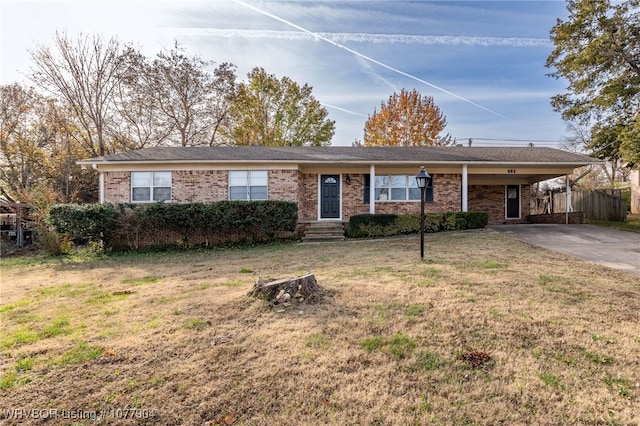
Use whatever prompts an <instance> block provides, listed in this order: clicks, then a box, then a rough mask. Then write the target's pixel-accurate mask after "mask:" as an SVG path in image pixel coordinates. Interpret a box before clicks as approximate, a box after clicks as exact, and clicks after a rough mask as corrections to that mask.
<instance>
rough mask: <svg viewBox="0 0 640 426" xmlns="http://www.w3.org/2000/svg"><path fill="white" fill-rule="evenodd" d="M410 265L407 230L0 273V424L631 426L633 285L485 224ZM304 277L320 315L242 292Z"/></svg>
mask: <svg viewBox="0 0 640 426" xmlns="http://www.w3.org/2000/svg"><path fill="white" fill-rule="evenodd" d="M419 254H420V248H419V238H418V237H416V236H411V237H406V238H394V239H388V240H368V241H348V242H342V243H335V244H315V245H311V244H310V245H299V244H283V245H270V246H260V247H255V248H243V249H229V250H211V251H191V252H189V251H186V252H169V253H156V254H130V255H118V256H105V257H102V258H99V259H92V258H75V259H67V260H64V261H63V260H60V259H58V260H52V261H50V260H45V261H43V260H42V259H39V260H38V261H31V262H21V261H18V260H15V259H14V260H11V261H9V260H6V261H5V260H3V261H0V268H1V270H0V273H1V274H2V277H1V283H2V292H1V297H2V299H1V301H0V321H1V323H2V331H1V332H0V333H1V334H0V399H1V400H2V401H3V404H2V405H3V406H2V408H3V410H4V411H3V412H2V413H0V416H1V417H0V419H3V418H4V419H6V420H3V421H2V422H3V424H7V425H9V424H40V422H41V420H37V419H35V420H34V419H33V416H32V415H27V414H25V413H24V412H20V413H21V414H20V415H21V418H18V416H17V414H16V413H17V412H16V411H11V410H17V409H24V410H28V409H34V410H49V411H46V412H45V413H46V414H48V415H49V416H50V417H54V416H58V420H56V421H54V422H50V423H49V424H70V423H72V422H77V423H75V424H87V425H89V424H94V421H93V420H92V419H91V418H88V417H90V416H89V415H90V414H92V413H93V414H95V416H94V417H96V418H102V420H107V421H108V422H107V423H111V424H113V423H116V424H149V425H151V424H153V425H156V424H162V425H181V424H185V425H204V424H210V425H212V424H238V425H240V424H244V425H253V424H256V425H262V424H265V425H266V424H270V425H275V424H277V425H301V424H305V425H321V424H340V425H344V424H367V425H370V424H377V425H397V424H435V425H452V424H476V425H479V424H538V425H558V424H574V425H584V424H619V425H628V424H636V423H637V419H638V406H639V405H640V401H639V399H640V364H639V363H638V359H639V357H640V328H639V326H638V324H639V323H640V318H639V313H640V282H639V280H638V277H637V276H633V275H629V274H626V273H624V272H621V271H616V270H610V269H607V268H605V267H602V266H599V265H595V264H591V263H587V262H583V261H580V260H575V259H573V258H570V257H567V256H564V255H561V254H557V253H552V252H549V251H546V250H543V249H539V248H535V247H532V246H530V245H528V244H525V243H523V242H519V241H517V240H515V239H512V238H510V237H509V236H507V235H502V234H498V233H495V232H493V231H491V230H479V231H465V232H452V233H442V234H429V235H427V238H426V261H425V262H424V263H421V262H420V261H419ZM308 272H313V273H315V276H316V278H317V281H318V284H319V285H320V286H322V287H323V288H324V289H325V290H326V291H327V292H328V293H329V295H328V296H326V297H325V299H324V300H323V301H322V302H321V303H317V304H310V305H308V304H304V303H302V304H300V305H295V306H290V307H281V306H277V307H275V308H271V307H269V306H268V305H267V304H266V302H264V301H262V300H258V299H254V298H251V297H249V296H248V295H247V293H248V292H249V291H250V290H251V288H252V286H253V283H254V282H255V280H256V278H257V277H258V276H260V277H263V278H285V277H293V276H297V275H302V274H304V273H308ZM51 410H57V411H56V413H57V414H55V415H54V414H53V412H52V411H51ZM63 410H67V411H66V413H75V414H76V415H77V414H78V413H87V416H85V417H87V418H76V419H74V420H73V421H70V420H69V419H63V418H60V416H61V415H62V413H63V412H64V411H63ZM41 414H42V413H40V415H41ZM125 415H127V416H129V417H134V418H133V419H130V420H122V417H124V416H125ZM29 416H31V417H29ZM634 422H635V423H634Z"/></svg>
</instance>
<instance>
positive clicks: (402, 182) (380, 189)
mask: <svg viewBox="0 0 640 426" xmlns="http://www.w3.org/2000/svg"><path fill="white" fill-rule="evenodd" d="M375 185H376V190H375V194H376V195H375V196H376V201H420V188H418V184H417V182H416V177H415V176H413V175H380V176H376V182H375ZM429 192H430V194H429ZM426 198H427V202H432V201H433V179H431V180H430V182H429V186H428V188H427V196H426Z"/></svg>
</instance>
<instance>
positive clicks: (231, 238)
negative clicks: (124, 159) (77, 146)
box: [48, 200, 298, 250]
mask: <svg viewBox="0 0 640 426" xmlns="http://www.w3.org/2000/svg"><path fill="white" fill-rule="evenodd" d="M297 221H298V206H297V204H295V203H292V202H286V201H270V200H268V201H220V202H217V203H211V204H205V203H188V204H179V203H150V204H130V203H127V204H118V205H115V206H114V205H112V204H90V205H74V204H66V205H59V206H54V208H52V209H51V212H50V214H49V217H48V223H49V224H50V226H51V228H52V229H53V230H54V231H55V232H56V233H57V234H58V235H68V236H69V238H71V239H72V240H73V241H74V242H76V243H80V242H88V241H102V242H103V245H104V247H105V248H108V249H111V250H131V249H134V250H136V249H140V248H144V247H148V246H154V247H169V246H175V247H191V246H194V245H224V244H229V243H239V242H248V243H254V242H263V241H273V240H275V239H276V238H278V236H282V235H285V234H286V233H289V234H291V233H292V232H293V231H295V229H296V225H297ZM51 242H54V240H53V239H52V241H51Z"/></svg>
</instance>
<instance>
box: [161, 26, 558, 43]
mask: <svg viewBox="0 0 640 426" xmlns="http://www.w3.org/2000/svg"><path fill="white" fill-rule="evenodd" d="M168 30H170V31H172V32H175V33H177V34H181V35H185V36H208V37H221V38H236V37H239V38H247V39H271V40H286V41H310V40H315V41H321V40H324V41H332V42H336V43H344V42H354V43H373V44H419V45H428V46H430V45H444V46H476V47H548V46H551V42H550V41H549V40H548V39H543V38H521V37H476V36H434V35H410V34H370V33H335V32H332V33H327V32H310V31H309V32H302V31H276V30H247V29H238V28H196V27H189V28H185V27H178V28H176V27H172V28H168Z"/></svg>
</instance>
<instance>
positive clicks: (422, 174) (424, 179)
mask: <svg viewBox="0 0 640 426" xmlns="http://www.w3.org/2000/svg"><path fill="white" fill-rule="evenodd" d="M429 179H431V176H430V175H429V173H427V172H426V170H425V169H424V166H422V167H420V171H419V172H418V174H417V175H416V182H418V188H420V261H421V262H422V261H424V199H425V196H424V195H425V192H426V191H427V184H428V183H429Z"/></svg>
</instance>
